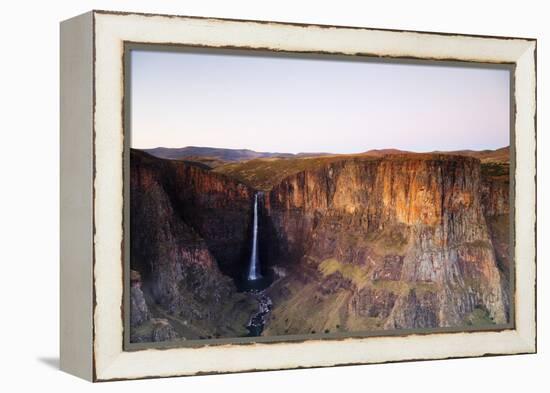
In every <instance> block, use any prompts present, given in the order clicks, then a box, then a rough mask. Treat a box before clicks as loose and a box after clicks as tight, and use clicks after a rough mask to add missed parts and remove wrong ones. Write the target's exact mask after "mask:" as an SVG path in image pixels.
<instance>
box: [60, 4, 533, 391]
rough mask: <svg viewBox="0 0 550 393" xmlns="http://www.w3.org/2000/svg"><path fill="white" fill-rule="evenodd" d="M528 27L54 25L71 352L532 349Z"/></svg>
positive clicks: (147, 362) (116, 361)
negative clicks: (505, 33)
mask: <svg viewBox="0 0 550 393" xmlns="http://www.w3.org/2000/svg"><path fill="white" fill-rule="evenodd" d="M535 97H536V41H535V40H534V39H527V38H510V37H482V36H472V35H459V34H441V33H428V32H412V31H393V30H381V29H369V28H358V27H340V26H322V25H302V24H292V23H275V22H261V21H244V20H222V19H214V18H198V17H184V16H169V15H149V14H135V13H117V12H105V11H92V12H89V13H87V14H84V15H81V16H78V17H75V18H73V19H70V20H67V21H65V22H62V24H61V367H62V369H63V370H65V371H67V372H70V373H73V374H75V375H78V376H80V377H83V378H86V379H89V380H92V381H108V380H118V379H135V378H148V377H161V376H162V377H164V376H183V375H199V374H209V373H230V372H242V371H249V370H250V371H251V370H277V369H287V368H298V367H300V368H302V367H325V366H336V365H346V364H367V363H382V362H395V361H407V360H421V359H443V358H458V357H473V356H488V355H506V354H523V353H533V352H535V351H536V306H535V303H536V302H535V300H536V253H535V231H536V196H535V190H536V164H535V163H536V101H535Z"/></svg>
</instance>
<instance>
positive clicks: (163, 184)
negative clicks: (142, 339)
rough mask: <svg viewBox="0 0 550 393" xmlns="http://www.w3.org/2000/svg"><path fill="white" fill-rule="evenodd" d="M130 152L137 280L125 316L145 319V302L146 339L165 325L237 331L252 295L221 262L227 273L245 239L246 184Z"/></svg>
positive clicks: (181, 330) (192, 331) (188, 331)
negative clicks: (151, 321) (149, 327)
mask: <svg viewBox="0 0 550 393" xmlns="http://www.w3.org/2000/svg"><path fill="white" fill-rule="evenodd" d="M131 154H132V155H131V169H130V204H131V206H130V266H131V269H132V270H135V271H136V272H139V273H140V275H141V277H142V282H143V284H142V285H141V284H140V286H139V288H138V287H137V285H133V286H132V288H133V289H132V290H131V303H132V308H131V320H132V321H135V322H138V321H141V320H143V319H146V317H147V313H146V312H145V307H144V306H143V305H144V303H145V301H146V303H147V304H148V306H149V311H150V314H151V317H154V318H157V320H156V321H155V323H156V327H157V329H156V330H158V334H156V335H155V333H152V334H153V336H154V337H153V338H155V337H156V338H159V337H169V336H170V337H171V336H172V335H171V334H170V333H169V332H170V327H171V328H173V329H174V330H175V331H176V332H177V334H178V335H179V336H181V337H185V338H188V339H189V338H201V337H216V336H227V335H229V336H235V335H237V336H239V335H244V334H245V333H246V323H247V321H248V318H249V316H250V313H251V311H250V310H253V309H254V308H255V306H256V304H255V301H254V300H253V299H249V297H247V295H245V294H241V293H237V290H236V287H235V284H234V282H233V280H232V279H231V278H230V277H228V276H227V275H224V274H223V273H222V271H221V270H220V268H222V267H225V269H226V270H227V271H228V272H231V271H232V266H233V265H234V264H235V263H237V262H239V263H240V262H241V261H238V258H239V256H238V253H237V252H236V251H234V249H235V248H237V249H238V248H239V247H240V246H242V244H244V243H245V242H244V241H243V239H242V237H243V236H245V235H244V233H243V232H244V229H245V228H246V225H245V223H246V221H247V218H248V211H249V210H250V207H249V206H248V204H247V203H246V202H247V198H248V197H249V196H250V195H249V189H248V188H246V187H245V186H243V185H241V184H239V183H237V182H235V181H232V180H230V179H226V178H225V177H224V176H221V175H217V174H211V173H210V172H209V171H206V170H203V169H200V168H197V167H194V166H191V165H188V164H185V163H180V162H175V161H165V160H161V159H157V158H153V157H150V156H148V155H147V154H145V153H141V152H135V151H132V152H131ZM247 209H248V210H247ZM218 254H219V255H220V258H219V259H218V258H216V255H218ZM159 318H162V319H164V320H165V321H159V320H158V319H159ZM164 322H166V323H164ZM161 325H162V326H161ZM156 330H155V331H156Z"/></svg>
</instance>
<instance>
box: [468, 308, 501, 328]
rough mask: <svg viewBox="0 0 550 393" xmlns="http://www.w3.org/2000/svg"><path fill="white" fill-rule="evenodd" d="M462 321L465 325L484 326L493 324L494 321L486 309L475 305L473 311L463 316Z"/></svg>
mask: <svg viewBox="0 0 550 393" xmlns="http://www.w3.org/2000/svg"><path fill="white" fill-rule="evenodd" d="M464 322H465V323H466V325H467V326H484V325H494V324H495V321H493V318H491V316H490V315H489V313H488V312H487V310H484V309H482V308H480V307H476V308H475V309H474V311H472V312H471V313H470V314H468V315H467V316H466V317H465V318H464Z"/></svg>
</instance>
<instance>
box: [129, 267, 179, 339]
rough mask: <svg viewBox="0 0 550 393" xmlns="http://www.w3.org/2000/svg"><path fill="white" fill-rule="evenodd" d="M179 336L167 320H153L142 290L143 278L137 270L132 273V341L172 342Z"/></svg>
mask: <svg viewBox="0 0 550 393" xmlns="http://www.w3.org/2000/svg"><path fill="white" fill-rule="evenodd" d="M177 338H178V334H177V333H176V331H175V330H174V328H173V327H172V326H171V325H170V323H169V322H168V320H167V319H163V318H152V317H151V313H150V312H149V307H148V306H147V302H146V301H145V296H144V295H143V291H142V290H141V276H140V274H139V273H138V272H136V271H135V270H132V271H131V272H130V341H131V342H134V343H140V342H158V341H171V340H175V339H177Z"/></svg>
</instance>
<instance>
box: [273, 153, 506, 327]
mask: <svg viewBox="0 0 550 393" xmlns="http://www.w3.org/2000/svg"><path fill="white" fill-rule="evenodd" d="M495 190H498V191H495ZM506 198H507V192H506V190H505V189H504V188H502V187H501V186H500V185H497V184H494V183H487V182H485V181H484V179H482V175H481V170H480V162H479V160H477V159H475V158H469V157H463V156H450V155H434V154H430V155H402V156H400V155H395V156H385V157H384V158H379V159H372V158H371V159H354V160H346V161H340V162H335V163H331V164H329V165H327V166H325V167H322V168H319V169H315V170H306V171H303V172H300V173H298V174H296V175H293V176H290V177H288V178H286V179H285V180H284V181H282V182H281V183H280V184H278V185H276V186H275V187H274V188H273V189H272V191H271V192H270V193H269V194H267V195H266V201H265V211H264V220H263V221H264V227H266V228H268V230H267V235H265V236H267V237H269V238H270V239H264V242H263V248H264V249H267V251H266V254H265V256H264V259H267V262H268V263H269V264H270V265H272V266H276V267H277V269H278V270H279V271H280V270H283V271H285V272H286V273H287V274H285V277H284V278H281V279H279V280H278V281H277V282H275V284H274V285H273V286H272V287H271V288H270V289H269V292H270V293H271V295H272V297H273V310H274V311H273V314H272V317H271V320H270V321H269V323H268V325H267V328H266V334H284V333H293V334H294V333H306V332H311V331H316V332H320V331H337V330H343V331H349V330H369V329H373V328H377V329H395V328H431V327H447V326H455V327H456V326H463V325H467V324H472V323H505V322H507V319H508V308H509V306H508V300H507V296H506V294H505V293H504V292H505V290H506V288H504V289H503V273H502V271H503V269H499V268H498V264H497V257H496V256H495V247H494V243H495V240H494V236H492V234H493V231H491V226H490V225H488V224H487V219H486V218H487V217H492V216H491V214H494V213H495V212H505V211H506V206H507V204H508V201H507V199H506Z"/></svg>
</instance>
